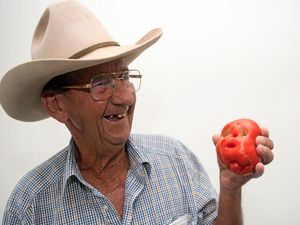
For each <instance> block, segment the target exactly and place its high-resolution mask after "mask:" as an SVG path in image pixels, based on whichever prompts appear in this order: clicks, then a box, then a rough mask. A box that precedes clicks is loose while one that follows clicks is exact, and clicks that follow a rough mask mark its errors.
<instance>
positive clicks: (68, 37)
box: [0, 0, 162, 121]
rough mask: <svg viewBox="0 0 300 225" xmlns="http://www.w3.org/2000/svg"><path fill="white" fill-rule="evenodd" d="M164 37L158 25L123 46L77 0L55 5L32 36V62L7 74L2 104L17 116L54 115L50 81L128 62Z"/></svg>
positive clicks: (39, 117)
mask: <svg viewBox="0 0 300 225" xmlns="http://www.w3.org/2000/svg"><path fill="white" fill-rule="evenodd" d="M161 35H162V30H161V29H159V28H157V29H153V30H151V31H150V32H148V33H147V34H146V35H145V36H144V37H143V38H142V39H140V40H139V41H138V42H137V43H136V44H135V45H131V46H120V45H119V44H118V43H117V42H115V41H114V40H113V38H112V37H111V36H110V34H109V33H108V32H107V31H106V29H105V28H104V27H103V25H102V24H101V23H100V22H99V20H98V19H97V18H96V16H95V15H94V14H93V13H92V12H91V11H90V10H88V9H87V8H86V7H84V6H83V5H81V4H80V3H79V2H78V1H77V0H67V1H61V2H58V3H55V4H52V5H50V6H49V7H48V8H47V9H46V10H45V12H44V13H43V15H42V17H41V19H40V21H39V23H38V25H37V27H36V30H35V33H34V35H33V40H32V47H31V55H32V61H30V62H26V63H24V64H21V65H18V66H16V67H14V68H13V69H11V70H10V71H8V72H7V73H6V74H5V75H4V77H3V78H2V80H1V83H0V102H1V105H2V107H3V109H4V110H5V112H6V113H7V114H8V115H9V116H11V117H12V118H14V119H17V120H21V121H38V120H42V119H45V118H47V117H49V115H48V114H47V112H46V111H45V110H44V109H43V107H42V104H41V92H42V89H43V87H44V86H45V84H46V83H47V82H48V81H49V80H50V79H52V78H53V77H55V76H57V75H59V74H63V73H66V72H70V71H74V70H78V69H82V68H86V67H90V66H93V65H97V64H101V63H104V62H108V61H112V60H114V59H118V58H123V59H124V61H125V63H126V64H127V65H128V64H130V63H131V62H132V61H133V60H134V59H135V58H136V57H137V56H138V55H140V54H141V53H142V52H143V51H144V50H145V49H147V48H148V47H150V46H151V45H152V44H154V43H155V42H156V41H157V40H158V39H159V38H160V37H161Z"/></svg>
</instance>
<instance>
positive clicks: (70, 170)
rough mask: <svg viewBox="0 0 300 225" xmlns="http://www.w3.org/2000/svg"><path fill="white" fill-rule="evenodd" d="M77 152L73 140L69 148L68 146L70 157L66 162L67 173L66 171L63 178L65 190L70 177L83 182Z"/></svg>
mask: <svg viewBox="0 0 300 225" xmlns="http://www.w3.org/2000/svg"><path fill="white" fill-rule="evenodd" d="M76 151H77V146H76V144H75V142H74V140H73V138H71V140H70V143H69V146H68V155H67V160H66V165H65V171H64V177H63V188H64V189H65V187H66V184H67V182H68V180H69V178H70V177H73V176H74V177H76V178H78V179H79V180H83V179H82V177H81V174H80V170H79V167H78V165H77V162H76V157H75V154H76Z"/></svg>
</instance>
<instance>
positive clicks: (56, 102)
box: [41, 94, 68, 123]
mask: <svg viewBox="0 0 300 225" xmlns="http://www.w3.org/2000/svg"><path fill="white" fill-rule="evenodd" d="M41 101H42V105H43V107H44V109H45V110H46V111H47V112H48V114H49V115H50V116H51V117H53V118H54V119H56V120H58V121H59V122H61V123H66V122H67V120H68V114H67V111H66V110H65V107H64V104H63V102H62V101H61V100H60V99H59V98H58V96H57V95H56V94H54V95H44V96H42V98H41Z"/></svg>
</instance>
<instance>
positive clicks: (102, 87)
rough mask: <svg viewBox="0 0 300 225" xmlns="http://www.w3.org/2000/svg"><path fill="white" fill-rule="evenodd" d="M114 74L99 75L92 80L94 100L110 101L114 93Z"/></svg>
mask: <svg viewBox="0 0 300 225" xmlns="http://www.w3.org/2000/svg"><path fill="white" fill-rule="evenodd" d="M113 82H114V75H113V74H105V75H99V76H96V77H94V78H93V79H92V83H91V84H92V85H91V95H92V97H93V99H94V100H96V101H101V100H106V99H108V98H109V97H110V96H111V95H112V92H113V89H112V85H113Z"/></svg>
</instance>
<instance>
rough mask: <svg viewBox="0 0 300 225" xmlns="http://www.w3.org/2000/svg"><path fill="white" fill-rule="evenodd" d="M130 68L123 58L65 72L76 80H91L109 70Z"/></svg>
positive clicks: (115, 70)
mask: <svg viewBox="0 0 300 225" xmlns="http://www.w3.org/2000/svg"><path fill="white" fill-rule="evenodd" d="M124 70H128V67H127V65H126V64H125V63H124V62H123V60H115V61H111V62H107V63H103V64H99V65H95V66H92V67H88V68H84V69H80V70H76V71H72V72H69V73H67V74H65V75H66V76H69V78H71V79H74V80H78V79H79V80H86V81H87V79H88V80H90V79H91V78H92V77H93V76H95V75H97V74H102V73H109V72H118V71H124Z"/></svg>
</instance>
